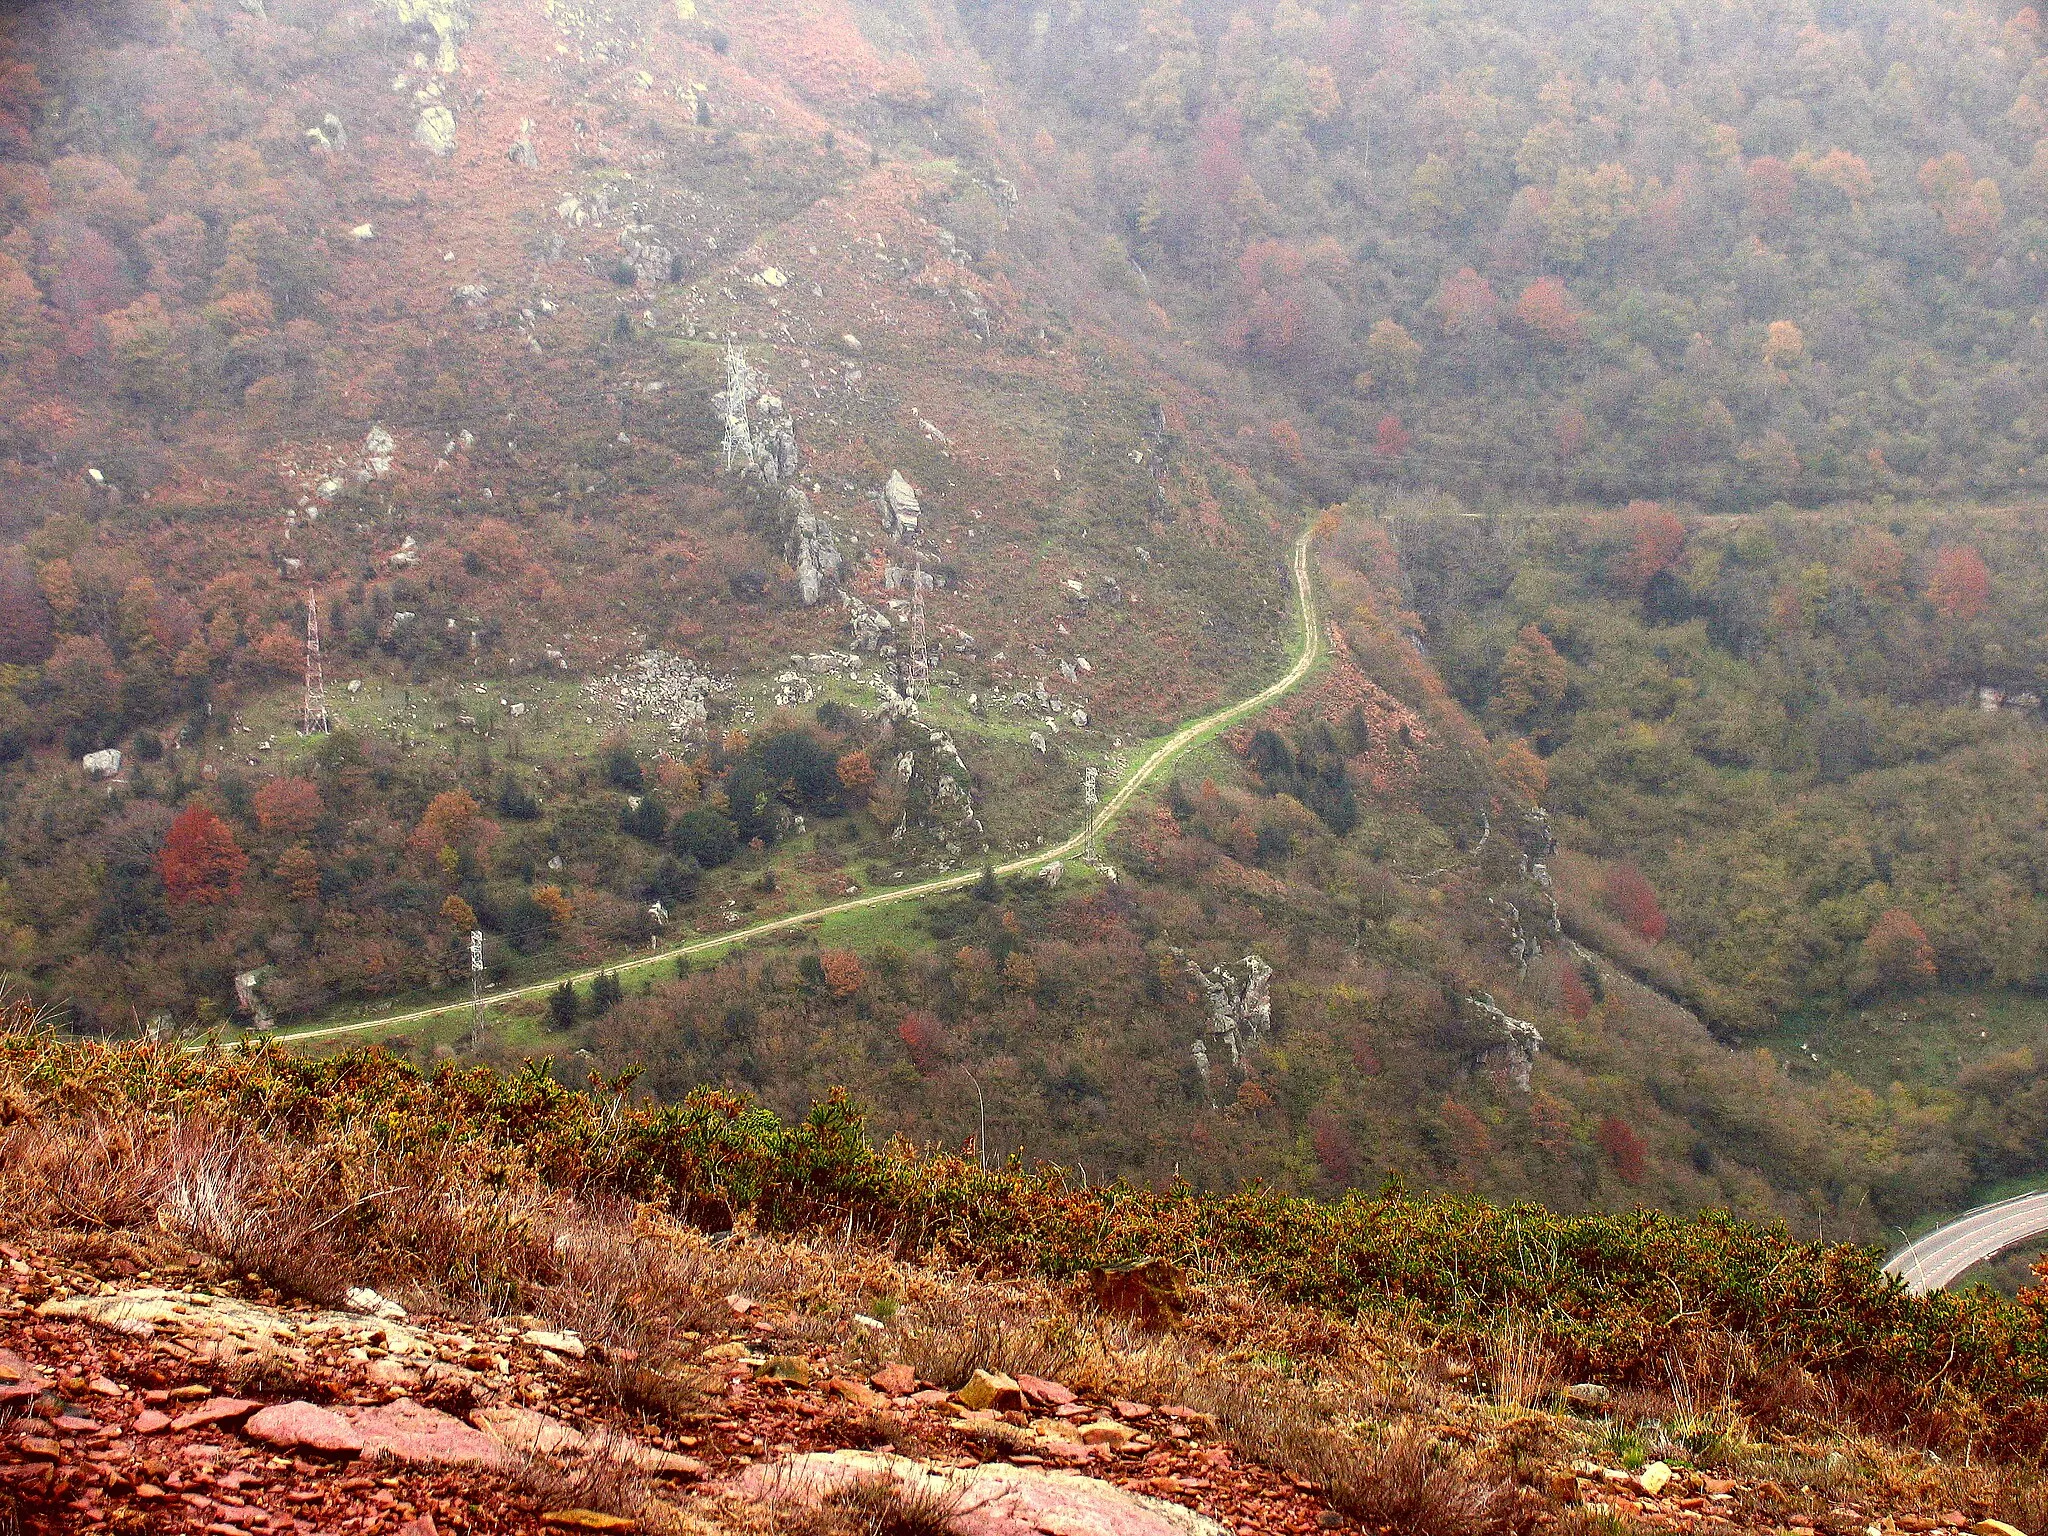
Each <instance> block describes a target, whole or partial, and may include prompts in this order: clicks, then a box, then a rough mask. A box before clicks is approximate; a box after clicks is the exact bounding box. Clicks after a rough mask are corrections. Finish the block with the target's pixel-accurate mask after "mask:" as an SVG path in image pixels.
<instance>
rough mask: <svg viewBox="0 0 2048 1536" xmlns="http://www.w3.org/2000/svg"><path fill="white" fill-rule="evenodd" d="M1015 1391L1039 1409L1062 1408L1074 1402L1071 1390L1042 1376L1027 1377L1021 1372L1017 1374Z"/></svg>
mask: <svg viewBox="0 0 2048 1536" xmlns="http://www.w3.org/2000/svg"><path fill="white" fill-rule="evenodd" d="M1017 1390H1018V1391H1020V1392H1022V1393H1023V1394H1024V1395H1025V1396H1026V1397H1028V1398H1029V1399H1031V1401H1032V1402H1033V1403H1035V1404H1036V1405H1037V1406H1039V1407H1041V1408H1064V1407H1065V1406H1066V1405H1067V1404H1068V1403H1071V1402H1072V1401H1073V1400H1074V1394H1073V1391H1072V1389H1070V1388H1068V1387H1065V1386H1062V1385H1061V1384H1060V1383H1059V1382H1057V1381H1048V1380H1046V1378H1045V1377H1043V1376H1027V1375H1025V1374H1024V1373H1023V1372H1022V1371H1019V1372H1018V1373H1017Z"/></svg>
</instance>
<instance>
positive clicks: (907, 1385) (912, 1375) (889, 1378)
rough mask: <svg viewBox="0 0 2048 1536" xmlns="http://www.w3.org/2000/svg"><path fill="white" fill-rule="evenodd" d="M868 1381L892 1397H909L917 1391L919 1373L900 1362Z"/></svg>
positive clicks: (887, 1367) (876, 1373) (886, 1367)
mask: <svg viewBox="0 0 2048 1536" xmlns="http://www.w3.org/2000/svg"><path fill="white" fill-rule="evenodd" d="M868 1380H869V1381H870V1382H872V1383H873V1384H874V1385H875V1386H876V1387H877V1388H878V1389H880V1390H881V1391H883V1392H886V1393H888V1394H889V1395H890V1396H891V1397H908V1396H909V1395H910V1394H911V1393H912V1392H915V1391H916V1390H917V1372H916V1371H914V1370H912V1369H911V1368H910V1367H909V1366H907V1365H904V1364H902V1363H901V1362H900V1361H899V1362H898V1363H897V1364H895V1365H890V1366H884V1367H883V1368H882V1369H881V1370H879V1371H877V1372H875V1374H874V1375H872V1376H870V1377H869V1378H868Z"/></svg>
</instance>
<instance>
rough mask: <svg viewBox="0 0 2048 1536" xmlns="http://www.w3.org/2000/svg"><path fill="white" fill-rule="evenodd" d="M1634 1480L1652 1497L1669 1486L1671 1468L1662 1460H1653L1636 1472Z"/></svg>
mask: <svg viewBox="0 0 2048 1536" xmlns="http://www.w3.org/2000/svg"><path fill="white" fill-rule="evenodd" d="M1636 1482H1637V1484H1638V1485H1639V1486H1640V1487H1641V1488H1642V1490H1643V1492H1645V1493H1647V1494H1648V1495H1649V1496H1650V1497H1651V1498H1653V1499H1654V1498H1656V1497H1657V1496H1658V1495H1659V1494H1661V1493H1662V1492H1663V1491H1664V1490H1665V1489H1666V1488H1668V1487H1670V1486H1671V1468H1670V1467H1669V1466H1668V1465H1666V1464H1665V1463H1664V1462H1661V1461H1653V1462H1651V1463H1650V1464H1649V1465H1648V1466H1647V1467H1645V1468H1643V1470H1642V1471H1640V1472H1638V1473H1637V1474H1636Z"/></svg>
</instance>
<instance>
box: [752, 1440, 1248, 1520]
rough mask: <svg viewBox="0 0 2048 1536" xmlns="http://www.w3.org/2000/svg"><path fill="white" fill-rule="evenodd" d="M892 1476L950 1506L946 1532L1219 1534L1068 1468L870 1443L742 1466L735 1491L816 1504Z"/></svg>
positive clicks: (906, 1488)
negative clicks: (928, 1456)
mask: <svg viewBox="0 0 2048 1536" xmlns="http://www.w3.org/2000/svg"><path fill="white" fill-rule="evenodd" d="M877 1481H887V1482H890V1483H894V1484H895V1485H896V1487H897V1488H898V1489H900V1490H901V1491H902V1492H903V1493H904V1494H905V1495H906V1496H909V1497H912V1498H919V1499H920V1500H921V1501H929V1502H931V1503H934V1504H937V1505H939V1506H940V1507H947V1506H950V1507H951V1508H952V1509H953V1511H954V1513H953V1514H952V1515H951V1516H950V1517H949V1518H948V1519H947V1520H946V1526H945V1528H946V1529H947V1530H948V1531H949V1532H952V1533H953V1536H1040V1533H1043V1532H1048V1531H1057V1532H1063V1533H1069V1536H1084V1533H1085V1536H1224V1528H1223V1527H1222V1526H1220V1525H1218V1524H1217V1523H1216V1522H1215V1521H1213V1520H1209V1519H1206V1518H1205V1517H1203V1516H1201V1515H1198V1514H1196V1513H1195V1512H1194V1511H1193V1510H1189V1509H1183V1508H1182V1507H1181V1506H1180V1505H1178V1504H1169V1503H1167V1502H1166V1501H1165V1500H1163V1499H1155V1498H1151V1497H1149V1496H1147V1495H1145V1494H1138V1493H1132V1492H1130V1491H1128V1490H1126V1489H1123V1488H1118V1487H1116V1486H1114V1485H1113V1484H1110V1483H1106V1482H1103V1481H1101V1480H1100V1479H1098V1478H1092V1477H1082V1476H1080V1475H1079V1474H1077V1473H1073V1472H1055V1471H1046V1470H1043V1469H1041V1468H1038V1467H1019V1466H1011V1465H1009V1464H1007V1463H1003V1462H990V1463H987V1464H986V1465H983V1466H978V1467H962V1468H957V1469H956V1468H946V1467H934V1466H929V1465H927V1464H925V1463H923V1462H918V1461H913V1460H911V1459H909V1458H908V1457H903V1456H892V1455H886V1454H884V1453H881V1452H878V1451H816V1452H811V1453H808V1454H805V1455H797V1456H789V1457H785V1458H784V1459H783V1460H781V1461H777V1462H770V1463H766V1464H763V1465H761V1466H755V1467H749V1468H748V1469H747V1471H746V1472H745V1474H744V1475H743V1476H742V1477H741V1478H740V1480H739V1485H738V1487H739V1491H740V1493H741V1494H742V1495H743V1496H746V1497H750V1498H755V1499H762V1500H768V1499H775V1498H784V1499H790V1500H792V1501H794V1502H797V1503H801V1504H806V1505H811V1506H817V1505H821V1504H824V1503H825V1502H827V1501H828V1500H830V1499H831V1498H832V1497H834V1496H835V1495H837V1494H840V1493H843V1492H844V1491H846V1490H848V1489H851V1488H854V1487H857V1486H859V1485H861V1484H864V1483H869V1484H871V1483H874V1482H877Z"/></svg>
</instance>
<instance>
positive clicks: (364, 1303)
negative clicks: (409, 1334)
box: [341, 1285, 406, 1323]
mask: <svg viewBox="0 0 2048 1536" xmlns="http://www.w3.org/2000/svg"><path fill="white" fill-rule="evenodd" d="M341 1304H342V1305H343V1306H344V1307H347V1308H348V1309H349V1311H351V1312H360V1313H362V1314H363V1315H364V1316H365V1317H381V1318H383V1319H384V1320H385V1321H386V1322H391V1323H402V1322H404V1321H405V1319H406V1311H405V1308H403V1307H401V1306H400V1305H399V1304H398V1303H397V1302H395V1301H393V1300H391V1299H390V1298H389V1297H388V1296H380V1295H378V1294H377V1292H375V1291H373V1290H371V1289H370V1288H369V1287H368V1286H367V1285H353V1286H350V1287H349V1288H348V1290H347V1291H346V1292H344V1293H343V1295H342V1298H341Z"/></svg>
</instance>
